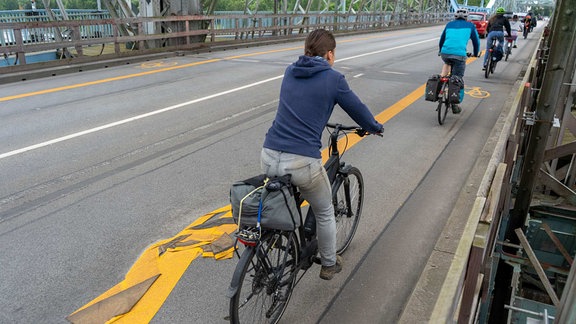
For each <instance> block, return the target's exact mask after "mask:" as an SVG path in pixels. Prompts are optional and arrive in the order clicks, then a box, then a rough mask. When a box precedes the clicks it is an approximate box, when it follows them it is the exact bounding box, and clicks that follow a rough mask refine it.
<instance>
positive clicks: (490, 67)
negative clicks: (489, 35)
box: [484, 38, 498, 79]
mask: <svg viewBox="0 0 576 324" xmlns="http://www.w3.org/2000/svg"><path fill="white" fill-rule="evenodd" d="M497 42H498V40H497V39H496V38H493V39H492V45H491V46H490V48H489V49H488V50H487V53H486V55H487V56H488V59H487V60H486V62H487V63H486V66H485V67H484V77H485V78H486V79H488V76H489V75H490V73H492V74H494V71H495V70H496V65H497V63H498V61H497V60H496V57H495V56H494V55H495V54H496V53H495V52H496V51H497V44H498V43H497Z"/></svg>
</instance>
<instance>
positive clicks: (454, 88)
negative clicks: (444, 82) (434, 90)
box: [448, 75, 464, 104]
mask: <svg viewBox="0 0 576 324" xmlns="http://www.w3.org/2000/svg"><path fill="white" fill-rule="evenodd" d="M462 89H464V80H462V78H461V77H459V76H457V75H452V76H450V80H449V81H448V101H449V102H450V103H453V104H457V103H460V91H461V90H462Z"/></svg>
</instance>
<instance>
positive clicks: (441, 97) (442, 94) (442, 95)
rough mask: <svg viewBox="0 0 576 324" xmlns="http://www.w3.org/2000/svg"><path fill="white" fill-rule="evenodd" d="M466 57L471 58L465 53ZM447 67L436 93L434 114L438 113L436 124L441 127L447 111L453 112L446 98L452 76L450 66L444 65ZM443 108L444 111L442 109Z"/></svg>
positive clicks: (470, 54) (469, 54) (451, 105)
mask: <svg viewBox="0 0 576 324" xmlns="http://www.w3.org/2000/svg"><path fill="white" fill-rule="evenodd" d="M466 56H467V57H470V56H472V53H466ZM444 64H446V65H448V66H449V68H448V74H447V75H445V76H441V77H440V90H439V91H438V99H437V101H438V107H437V108H436V112H438V124H440V125H443V124H444V121H446V116H447V115H448V110H449V109H452V111H453V112H454V110H453V108H452V107H453V105H454V104H452V103H450V98H449V97H448V95H449V91H448V86H449V83H450V77H451V76H452V64H448V63H444ZM443 70H444V69H443ZM442 106H444V109H442Z"/></svg>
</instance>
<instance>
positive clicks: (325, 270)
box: [320, 255, 342, 280]
mask: <svg viewBox="0 0 576 324" xmlns="http://www.w3.org/2000/svg"><path fill="white" fill-rule="evenodd" d="M340 271H342V258H341V257H340V256H339V255H337V256H336V264H334V265H333V266H329V267H327V266H322V270H320V278H322V279H324V280H332V278H334V275H335V274H337V273H339V272H340Z"/></svg>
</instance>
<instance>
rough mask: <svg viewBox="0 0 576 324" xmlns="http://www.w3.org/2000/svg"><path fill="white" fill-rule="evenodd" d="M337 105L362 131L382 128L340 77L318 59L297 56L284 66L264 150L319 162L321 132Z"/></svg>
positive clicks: (322, 59) (323, 60)
mask: <svg viewBox="0 0 576 324" xmlns="http://www.w3.org/2000/svg"><path fill="white" fill-rule="evenodd" d="M336 104H338V105H339V106H340V107H342V109H344V111H346V113H347V114H348V115H349V116H350V117H351V118H352V119H353V120H354V121H355V122H356V123H357V124H358V125H360V126H361V127H362V128H364V129H365V130H367V131H368V132H378V131H380V130H381V129H382V125H381V124H379V123H378V122H377V121H376V120H375V119H374V116H373V115H372V113H371V112H370V110H369V109H368V107H366V105H365V104H363V103H362V101H360V99H359V98H358V97H357V96H356V94H355V93H354V92H353V91H352V90H350V87H349V86H348V83H347V82H346V79H345V78H344V75H342V74H341V73H340V72H337V71H336V70H333V69H332V67H331V66H330V64H329V63H328V61H326V60H325V59H324V58H322V57H319V56H317V57H311V56H305V55H303V56H300V58H299V59H298V61H296V62H295V63H293V64H292V65H290V66H288V68H287V69H286V71H285V73H284V79H283V80H282V87H281V88H280V102H279V104H278V111H277V112H276V118H275V119H274V122H273V123H272V126H271V127H270V129H269V130H268V133H267V134H266V139H265V140H264V147H265V148H268V149H272V150H276V151H282V152H287V153H292V154H298V155H303V156H308V157H312V158H318V159H319V158H321V154H320V149H321V148H322V142H321V139H322V131H323V129H324V126H326V123H327V122H328V120H329V119H330V115H331V114H332V111H333V110H334V106H335V105H336Z"/></svg>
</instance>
